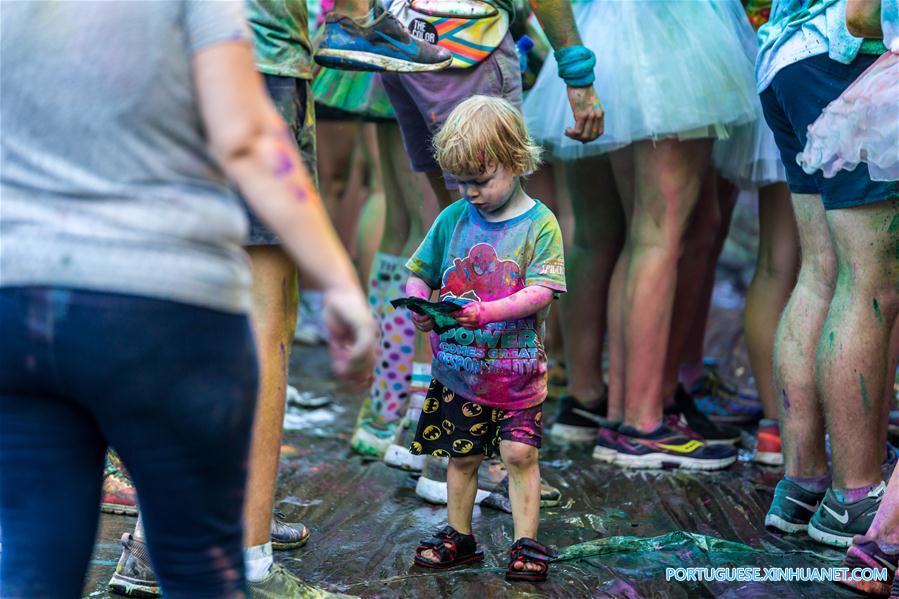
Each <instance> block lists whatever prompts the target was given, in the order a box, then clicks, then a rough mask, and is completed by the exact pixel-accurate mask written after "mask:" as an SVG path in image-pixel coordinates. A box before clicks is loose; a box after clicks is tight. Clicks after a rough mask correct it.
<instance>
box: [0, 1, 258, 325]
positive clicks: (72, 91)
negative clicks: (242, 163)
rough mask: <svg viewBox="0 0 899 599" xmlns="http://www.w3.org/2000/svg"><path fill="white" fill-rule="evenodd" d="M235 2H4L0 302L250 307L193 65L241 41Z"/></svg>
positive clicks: (240, 223)
mask: <svg viewBox="0 0 899 599" xmlns="http://www.w3.org/2000/svg"><path fill="white" fill-rule="evenodd" d="M243 11H244V7H243V4H242V2H240V1H239V0H237V1H208V0H207V1H203V0H155V1H153V2H130V1H123V0H115V1H112V2H43V1H30V2H4V3H3V18H2V20H0V71H2V73H3V85H2V89H0V122H2V136H0V286H2V287H12V286H26V285H56V286H64V287H73V288H80V289H90V290H100V291H108V292H115V293H125V294H130V295H138V296H149V297H156V298H161V299H167V300H173V301H179V302H183V303H188V304H194V305H200V306H205V307H209V308H213V309H218V310H224V311H228V312H244V311H246V310H248V307H249V284H250V272H249V265H248V261H247V258H246V255H245V254H244V252H243V250H242V248H241V244H242V241H243V238H244V236H245V234H246V228H247V224H246V217H245V216H244V212H243V210H242V208H241V205H240V203H239V201H238V199H237V197H236V195H235V193H234V192H233V190H232V189H231V188H230V187H229V184H228V181H227V180H226V178H225V176H224V174H223V172H222V170H221V168H220V167H219V166H218V164H217V163H216V162H215V160H214V159H213V157H212V156H211V154H210V152H209V150H208V147H207V140H206V135H205V134H204V132H203V128H202V124H201V118H200V114H199V109H198V105H197V94H196V90H195V89H194V85H193V80H192V72H191V58H192V55H193V53H195V52H197V51H199V50H201V49H202V48H204V47H206V46H209V45H210V44H215V43H217V42H223V41H227V40H249V38H250V33H249V28H248V27H247V24H246V20H245V17H244V12H243Z"/></svg>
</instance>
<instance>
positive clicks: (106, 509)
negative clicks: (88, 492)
mask: <svg viewBox="0 0 899 599" xmlns="http://www.w3.org/2000/svg"><path fill="white" fill-rule="evenodd" d="M100 511H101V512H103V513H104V514H116V515H119V516H137V506H136V505H124V504H121V503H110V502H108V501H104V502H103V503H101V504H100Z"/></svg>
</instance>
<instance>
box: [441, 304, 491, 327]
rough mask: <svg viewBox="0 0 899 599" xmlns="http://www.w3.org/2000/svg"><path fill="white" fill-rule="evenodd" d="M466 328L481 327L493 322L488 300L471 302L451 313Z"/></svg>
mask: <svg viewBox="0 0 899 599" xmlns="http://www.w3.org/2000/svg"><path fill="white" fill-rule="evenodd" d="M450 316H452V317H453V318H455V319H456V322H458V323H459V324H460V325H461V326H462V328H464V329H479V328H481V327H483V326H484V325H486V324H489V323H490V322H492V321H491V320H490V318H489V316H488V310H487V305H486V302H469V303H467V304H465V307H463V308H462V309H461V310H459V311H458V312H453V313H452V314H450Z"/></svg>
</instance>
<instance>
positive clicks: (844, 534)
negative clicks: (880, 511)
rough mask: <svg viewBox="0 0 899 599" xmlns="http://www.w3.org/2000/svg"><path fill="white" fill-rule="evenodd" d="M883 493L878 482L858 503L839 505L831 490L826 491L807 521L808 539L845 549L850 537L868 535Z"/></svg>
mask: <svg viewBox="0 0 899 599" xmlns="http://www.w3.org/2000/svg"><path fill="white" fill-rule="evenodd" d="M884 491H886V485H885V484H884V483H883V482H881V483H880V484H879V485H877V486H876V487H874V488H873V489H872V490H871V491H870V492H869V493H868V494H867V495H866V496H864V497H862V498H861V499H859V500H858V501H854V502H852V503H843V502H842V501H840V500H839V499H837V498H836V495H835V494H834V492H833V489H828V490H827V494H826V495H825V496H824V499H823V500H822V501H821V506H820V507H819V508H818V510H817V511H816V512H815V515H814V516H812V519H811V520H809V523H808V536H810V537H811V538H813V539H815V540H816V541H818V542H819V543H824V544H825V545H833V546H834V547H849V546H850V545H851V544H852V537H854V536H855V535H863V534H865V533H866V532H868V527H869V526H871V521H872V520H874V514H876V513H877V508H879V507H880V501H881V500H882V499H883V494H884Z"/></svg>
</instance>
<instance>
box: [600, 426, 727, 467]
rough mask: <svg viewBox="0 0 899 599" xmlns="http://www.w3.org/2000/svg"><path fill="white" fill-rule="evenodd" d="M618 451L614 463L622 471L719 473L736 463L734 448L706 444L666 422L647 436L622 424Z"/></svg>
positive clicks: (619, 432) (619, 430)
mask: <svg viewBox="0 0 899 599" xmlns="http://www.w3.org/2000/svg"><path fill="white" fill-rule="evenodd" d="M617 450H618V453H617V455H616V456H615V464H616V465H618V466H622V467H624V468H684V469H689V470H721V469H722V468H727V467H728V466H730V465H731V464H733V463H734V462H735V461H736V460H737V450H736V449H734V448H733V446H731V445H709V444H707V443H705V442H704V441H703V440H701V439H698V438H696V437H695V436H690V435H688V434H685V433H684V431H682V430H679V429H676V428H672V427H671V426H669V424H668V423H665V422H663V423H662V424H659V426H658V427H657V428H656V430H654V431H652V432H650V433H644V432H642V431H639V430H637V429H636V428H633V427H631V426H628V425H622V426H621V427H620V428H619V429H618V441H617Z"/></svg>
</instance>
